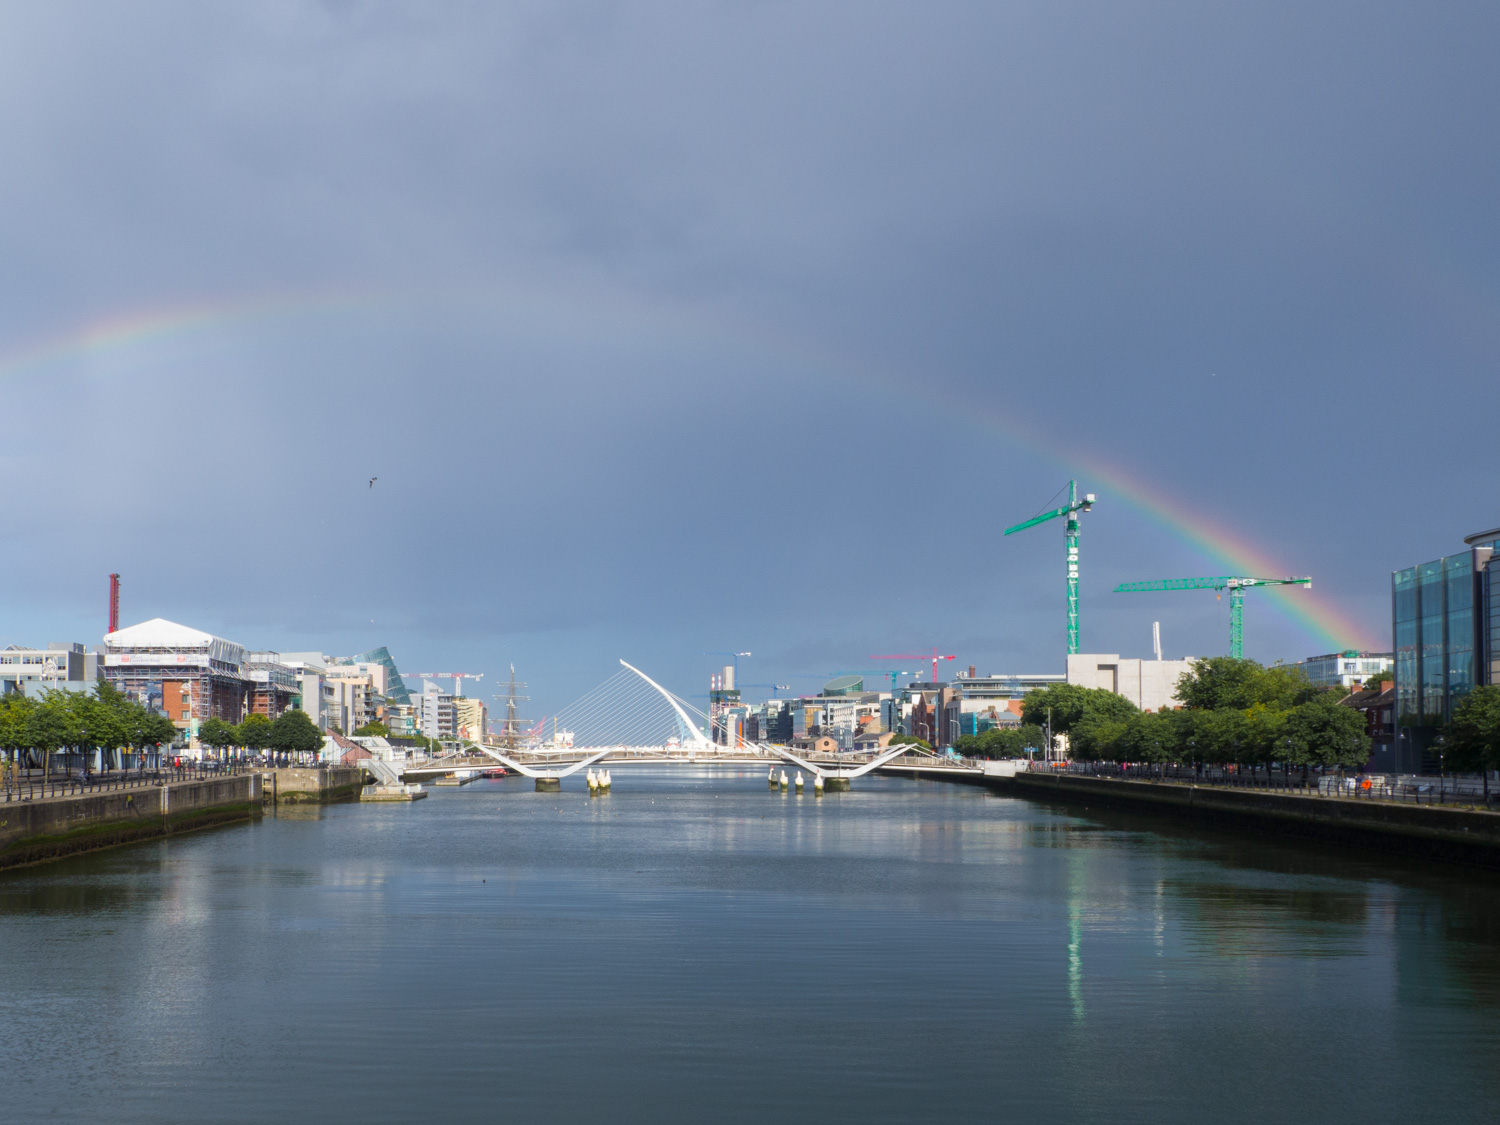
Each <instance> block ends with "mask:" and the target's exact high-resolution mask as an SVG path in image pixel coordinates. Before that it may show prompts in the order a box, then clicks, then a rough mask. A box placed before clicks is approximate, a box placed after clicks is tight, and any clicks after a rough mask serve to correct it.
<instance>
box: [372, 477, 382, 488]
mask: <svg viewBox="0 0 1500 1125" xmlns="http://www.w3.org/2000/svg"><path fill="white" fill-rule="evenodd" d="M379 479H380V478H379V477H371V478H370V487H371V488H374V487H375V482H376V481H378V480H379Z"/></svg>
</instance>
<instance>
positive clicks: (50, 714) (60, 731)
mask: <svg viewBox="0 0 1500 1125" xmlns="http://www.w3.org/2000/svg"><path fill="white" fill-rule="evenodd" d="M55 694H56V693H55V692H48V693H47V694H46V696H44V697H43V698H42V700H41V701H40V702H39V704H38V706H37V707H35V708H34V709H33V710H32V712H31V716H30V720H29V721H28V722H27V724H26V739H27V742H28V743H29V744H30V745H31V746H32V747H33V748H34V749H36V750H38V751H40V753H41V756H42V780H43V782H44V783H45V781H46V779H47V774H48V773H50V772H51V769H52V755H53V754H54V753H56V752H57V750H58V749H59V747H63V746H66V745H68V742H69V739H70V738H71V737H72V735H73V731H72V729H71V727H70V725H69V723H68V716H67V715H66V714H65V713H64V712H63V709H62V708H61V707H58V706H56V705H55V704H54V703H53V701H52V698H51V697H52V696H53V695H55Z"/></svg>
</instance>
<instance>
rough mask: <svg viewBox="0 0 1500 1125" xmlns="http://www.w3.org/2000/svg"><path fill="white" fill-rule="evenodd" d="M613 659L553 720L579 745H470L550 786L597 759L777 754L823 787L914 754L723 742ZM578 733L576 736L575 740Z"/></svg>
mask: <svg viewBox="0 0 1500 1125" xmlns="http://www.w3.org/2000/svg"><path fill="white" fill-rule="evenodd" d="M620 665H621V671H620V672H618V673H616V675H615V676H613V677H612V678H611V679H609V680H606V681H605V682H604V683H603V684H601V685H600V686H599V687H598V688H595V689H594V690H593V691H591V692H589V693H588V694H587V695H585V696H584V697H583V698H582V699H580V700H578V701H577V702H576V703H573V704H570V705H569V706H568V707H567V708H565V709H564V711H562V712H559V713H558V715H557V716H556V717H555V719H554V722H555V723H556V724H557V725H558V729H565V730H567V731H569V732H570V733H571V734H572V735H573V737H574V739H575V740H578V741H582V742H583V743H584V745H571V746H557V745H553V746H550V747H540V748H535V749H530V750H515V749H509V748H506V747H503V746H495V745H490V744H485V743H481V744H480V745H479V747H478V749H479V750H480V751H482V752H483V753H484V754H485V755H486V756H488V757H489V758H492V759H494V760H495V761H496V762H499V763H500V764H501V765H503V766H505V768H506V769H510V770H514V771H515V772H516V773H518V774H521V775H522V776H523V777H530V778H534V779H535V780H536V784H537V788H538V789H555V788H558V787H559V786H560V784H561V782H562V779H563V778H565V777H568V776H569V775H570V774H575V773H577V772H578V771H579V770H583V769H588V768H589V767H591V766H594V765H596V764H601V763H604V764H608V763H610V762H618V763H624V762H644V761H650V762H662V761H671V762H684V763H691V764H697V763H706V762H725V763H728V762H734V763H745V764H748V763H752V762H771V763H774V762H776V761H778V760H779V761H784V762H790V763H792V764H793V765H795V766H798V767H800V768H801V769H804V770H806V771H807V772H808V773H809V774H810V775H812V777H813V779H814V785H815V787H816V788H819V789H821V788H823V787H824V786H825V785H826V786H827V787H828V788H830V789H846V788H848V786H849V783H850V782H851V781H853V780H854V779H855V778H857V777H863V776H864V775H865V774H867V773H869V772H871V771H872V770H876V769H879V768H880V767H881V766H883V765H885V764H886V763H888V762H890V761H892V760H894V759H895V758H898V757H900V756H901V755H903V754H911V753H919V751H917V750H916V749H915V748H914V747H911V746H896V747H893V748H890V749H886V750H882V751H879V752H877V753H876V754H874V755H872V756H871V757H869V758H868V759H866V760H861V761H848V762H829V761H826V760H817V761H815V760H813V759H811V758H808V757H806V756H803V755H799V754H797V753H795V752H793V751H792V750H790V749H788V748H787V747H785V746H780V745H777V744H775V743H770V742H742V743H740V744H739V745H735V746H726V745H723V744H721V743H717V742H714V741H713V740H712V739H710V738H709V737H708V735H707V734H706V733H705V728H707V727H708V725H709V721H710V720H709V716H708V715H706V714H704V712H702V711H700V710H699V709H698V708H696V707H694V706H693V705H692V704H691V703H688V702H687V701H686V700H684V699H683V698H681V697H680V696H678V695H675V694H673V693H672V692H670V691H668V690H667V689H666V688H664V687H662V686H661V684H659V683H657V682H656V681H655V680H653V679H652V678H651V677H650V676H648V675H646V673H644V672H642V671H641V670H640V669H639V668H636V667H635V666H634V665H631V664H627V663H626V662H625V661H623V660H621V661H620ZM643 689H644V690H643ZM580 733H581V734H582V735H583V737H582V739H581V740H579V739H578V738H577V736H578V735H579V734H580ZM800 783H801V782H800V779H799V782H798V784H800Z"/></svg>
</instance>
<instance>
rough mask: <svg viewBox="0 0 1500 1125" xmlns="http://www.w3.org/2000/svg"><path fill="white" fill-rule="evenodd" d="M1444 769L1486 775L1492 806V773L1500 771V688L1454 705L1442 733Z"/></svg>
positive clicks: (1473, 694) (1491, 686) (1488, 688)
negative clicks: (1490, 772)
mask: <svg viewBox="0 0 1500 1125" xmlns="http://www.w3.org/2000/svg"><path fill="white" fill-rule="evenodd" d="M1443 765H1444V767H1445V768H1449V769H1455V770H1460V771H1469V770H1474V771H1478V772H1480V773H1483V774H1484V792H1485V803H1486V804H1488V803H1489V791H1490V781H1489V771H1490V770H1493V769H1500V684H1485V685H1483V686H1482V687H1476V688H1475V689H1474V690H1472V691H1471V692H1469V694H1468V695H1466V696H1464V697H1463V698H1462V699H1460V700H1459V701H1458V703H1457V704H1455V705H1454V708H1453V718H1452V720H1451V721H1450V722H1449V723H1448V725H1447V726H1446V727H1445V728H1444V729H1443Z"/></svg>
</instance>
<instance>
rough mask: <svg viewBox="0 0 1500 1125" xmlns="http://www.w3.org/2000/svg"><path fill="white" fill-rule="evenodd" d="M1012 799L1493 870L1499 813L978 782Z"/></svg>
mask: <svg viewBox="0 0 1500 1125" xmlns="http://www.w3.org/2000/svg"><path fill="white" fill-rule="evenodd" d="M985 781H986V782H988V783H989V784H991V785H992V786H993V787H995V788H997V789H1002V790H1004V791H1007V792H1011V793H1014V794H1015V795H1017V796H1026V797H1035V798H1039V799H1042V800H1053V801H1061V802H1065V803H1068V804H1097V805H1107V806H1109V807H1112V808H1119V809H1127V810H1131V811H1135V812H1143V813H1155V814H1160V815H1165V816H1171V817H1175V818H1177V819H1181V820H1191V821H1197V822H1199V823H1205V824H1216V825H1220V826H1223V827H1229V828H1236V829H1250V830H1259V831H1268V832H1274V833H1276V834H1277V835H1283V836H1301V837H1305V838H1311V839H1319V840H1328V841H1332V842H1334V843H1340V844H1353V845H1357V846H1360V847H1369V848H1378V849H1381V850H1383V851H1389V852H1400V853H1403V854H1405V855H1411V856H1419V857H1422V858H1426V859H1439V860H1444V861H1448V862H1457V863H1466V864H1474V865H1477V866H1481V867H1490V868H1496V869H1500V813H1495V812H1484V811H1482V810H1479V809H1464V808H1446V807H1444V806H1442V805H1437V806H1433V805H1404V804H1397V803H1395V802H1390V801H1378V800H1355V799H1351V798H1345V797H1320V796H1302V795H1298V794H1287V793H1267V792H1261V791H1258V790H1254V789H1228V788H1218V787H1215V786H1212V785H1183V784H1172V783H1170V782H1151V781H1124V780H1118V779H1114V778H1102V777H1080V776H1078V775H1076V774H1066V773H1042V772H1036V773H1026V772H1022V773H1017V774H1016V775H1015V776H1014V777H1007V778H1000V777H995V778H986V779H985Z"/></svg>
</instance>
